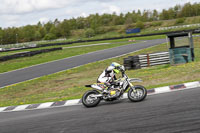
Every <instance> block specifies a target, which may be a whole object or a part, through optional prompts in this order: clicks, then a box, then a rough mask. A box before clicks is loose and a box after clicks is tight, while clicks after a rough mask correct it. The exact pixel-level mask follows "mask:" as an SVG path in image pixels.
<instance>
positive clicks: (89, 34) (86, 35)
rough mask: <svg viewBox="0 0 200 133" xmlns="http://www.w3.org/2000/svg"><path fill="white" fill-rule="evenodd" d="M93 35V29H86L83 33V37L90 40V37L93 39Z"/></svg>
mask: <svg viewBox="0 0 200 133" xmlns="http://www.w3.org/2000/svg"><path fill="white" fill-rule="evenodd" d="M94 35H95V32H94V30H93V29H87V30H86V31H85V37H88V38H90V37H93V36H94Z"/></svg>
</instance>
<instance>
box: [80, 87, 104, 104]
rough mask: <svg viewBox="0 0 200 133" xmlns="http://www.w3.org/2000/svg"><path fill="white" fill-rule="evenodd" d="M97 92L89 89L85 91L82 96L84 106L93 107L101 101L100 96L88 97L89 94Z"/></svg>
mask: <svg viewBox="0 0 200 133" xmlns="http://www.w3.org/2000/svg"><path fill="white" fill-rule="evenodd" d="M98 94H99V92H98V91H96V90H89V91H87V92H85V94H83V96H82V103H83V105H84V106H85V107H87V108H90V107H95V106H97V105H98V104H99V102H100V101H101V98H100V97H98V98H96V99H95V98H92V97H90V96H91V95H98Z"/></svg>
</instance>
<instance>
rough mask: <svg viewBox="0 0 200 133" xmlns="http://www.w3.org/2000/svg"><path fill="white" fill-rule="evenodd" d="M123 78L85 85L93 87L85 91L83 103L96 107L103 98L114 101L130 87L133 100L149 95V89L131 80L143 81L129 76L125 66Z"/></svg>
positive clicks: (129, 92)
mask: <svg viewBox="0 0 200 133" xmlns="http://www.w3.org/2000/svg"><path fill="white" fill-rule="evenodd" d="M120 71H121V73H122V78H119V79H118V80H116V81H115V82H114V83H111V84H110V85H105V84H104V83H95V84H92V85H85V87H90V88H93V89H92V90H89V91H87V92H85V93H84V94H83V96H82V103H83V105H84V106H85V107H95V106H97V105H98V104H99V103H100V101H101V100H105V101H114V100H117V99H120V98H121V97H122V96H123V94H124V92H126V91H127V90H128V89H129V90H128V93H127V94H128V99H129V100H130V101H132V102H140V101H143V100H144V99H145V98H146V96H147V90H146V88H145V87H144V86H142V85H133V84H132V83H131V82H142V80H141V79H138V78H129V77H128V76H127V75H126V74H125V68H124V66H121V67H120Z"/></svg>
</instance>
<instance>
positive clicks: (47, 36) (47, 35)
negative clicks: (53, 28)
mask: <svg viewBox="0 0 200 133" xmlns="http://www.w3.org/2000/svg"><path fill="white" fill-rule="evenodd" d="M54 39H56V35H55V34H53V33H48V34H46V35H45V37H44V40H54Z"/></svg>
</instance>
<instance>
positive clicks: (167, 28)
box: [156, 24, 200, 30]
mask: <svg viewBox="0 0 200 133" xmlns="http://www.w3.org/2000/svg"><path fill="white" fill-rule="evenodd" d="M199 26H200V24H190V25H179V26H170V27H161V28H158V29H156V30H170V29H177V28H189V27H199Z"/></svg>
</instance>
